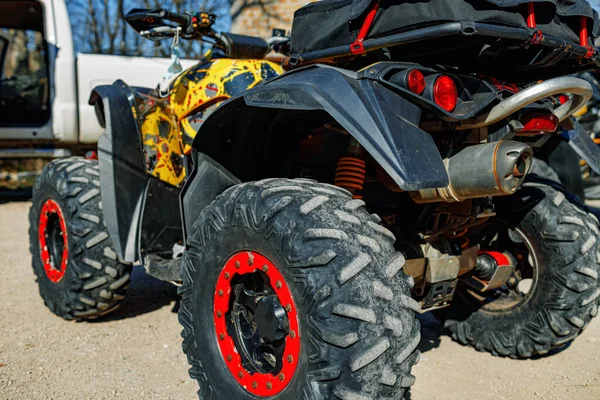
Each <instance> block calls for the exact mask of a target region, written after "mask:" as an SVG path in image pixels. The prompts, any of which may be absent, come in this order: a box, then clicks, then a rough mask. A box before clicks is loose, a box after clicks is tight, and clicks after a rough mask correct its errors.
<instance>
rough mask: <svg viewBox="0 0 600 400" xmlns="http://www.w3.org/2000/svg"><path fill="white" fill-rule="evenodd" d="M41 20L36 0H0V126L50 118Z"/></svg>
mask: <svg viewBox="0 0 600 400" xmlns="http://www.w3.org/2000/svg"><path fill="white" fill-rule="evenodd" d="M15 15H18V16H19V17H20V18H14V16H15ZM43 21H44V19H43V9H42V7H41V5H40V4H39V3H38V2H34V1H2V2H0V126H41V125H44V124H45V123H47V122H48V120H49V119H50V109H49V107H50V98H49V97H50V96H49V93H50V88H49V82H48V52H47V43H46V41H45V39H44V22H43Z"/></svg>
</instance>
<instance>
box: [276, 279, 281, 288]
mask: <svg viewBox="0 0 600 400" xmlns="http://www.w3.org/2000/svg"><path fill="white" fill-rule="evenodd" d="M275 287H276V288H277V289H281V281H277V282H275Z"/></svg>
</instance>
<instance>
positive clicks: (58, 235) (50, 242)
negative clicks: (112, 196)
mask: <svg viewBox="0 0 600 400" xmlns="http://www.w3.org/2000/svg"><path fill="white" fill-rule="evenodd" d="M99 176H100V172H99V170H98V162H97V161H93V160H86V159H83V158H80V157H72V158H66V159H61V160H56V161H53V162H51V163H50V164H48V165H47V166H46V167H45V168H44V170H43V171H42V173H41V175H40V176H39V177H38V179H37V180H36V182H35V185H34V187H33V198H32V203H33V204H32V206H31V209H30V211H29V224H30V228H29V236H30V239H29V240H30V250H31V257H32V264H33V271H34V272H35V275H36V277H37V282H38V285H39V289H40V295H41V296H42V298H43V299H44V303H45V304H46V306H48V308H49V309H50V310H51V311H52V312H53V313H55V314H56V315H58V316H60V317H62V318H64V319H69V320H71V319H74V320H83V319H93V318H97V317H99V316H102V315H105V314H108V313H109V312H111V311H113V310H115V309H116V308H117V307H118V306H119V302H120V301H121V300H122V299H123V298H124V296H125V290H126V289H127V285H128V284H129V275H130V272H131V265H130V264H127V263H123V262H121V261H120V260H119V259H118V257H117V253H116V252H115V251H114V250H113V248H112V243H111V241H110V237H109V235H108V232H107V230H106V226H105V225H104V218H103V214H102V201H101V198H100V187H99V186H100V182H99Z"/></svg>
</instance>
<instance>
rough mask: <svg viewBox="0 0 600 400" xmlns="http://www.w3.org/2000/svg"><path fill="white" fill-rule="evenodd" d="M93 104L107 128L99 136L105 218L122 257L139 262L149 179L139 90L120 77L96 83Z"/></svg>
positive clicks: (101, 185)
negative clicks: (139, 120)
mask: <svg viewBox="0 0 600 400" xmlns="http://www.w3.org/2000/svg"><path fill="white" fill-rule="evenodd" d="M90 104H92V105H94V106H95V107H96V113H97V114H98V116H99V119H100V121H101V123H102V124H103V125H104V128H105V129H104V133H103V134H102V136H101V137H100V139H99V140H98V162H99V166H100V188H101V196H102V209H103V212H104V221H105V223H106V227H107V228H108V232H109V234H110V237H111V239H112V241H113V244H114V248H115V251H116V252H117V254H118V255H119V257H120V258H122V259H123V260H125V261H130V262H135V261H138V260H139V257H140V255H139V234H138V230H139V226H140V218H141V213H142V210H143V206H144V199H145V193H146V186H147V183H148V179H149V177H148V175H147V174H146V168H145V164H144V159H143V155H142V148H141V143H140V137H141V136H140V133H139V129H138V123H137V121H136V118H135V116H134V114H133V112H132V110H133V109H134V108H135V94H134V92H133V90H132V89H131V88H130V87H129V86H127V85H126V84H125V83H124V82H123V81H116V82H115V83H113V84H112V85H105V86H98V87H96V88H95V89H94V91H93V92H92V95H91V97H90Z"/></svg>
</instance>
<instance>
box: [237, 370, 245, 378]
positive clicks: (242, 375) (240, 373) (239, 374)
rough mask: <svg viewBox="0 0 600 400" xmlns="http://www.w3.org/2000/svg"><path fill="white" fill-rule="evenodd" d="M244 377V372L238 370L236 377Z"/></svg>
mask: <svg viewBox="0 0 600 400" xmlns="http://www.w3.org/2000/svg"><path fill="white" fill-rule="evenodd" d="M243 377H244V373H243V372H242V371H240V372H238V378H240V379H242V378H243Z"/></svg>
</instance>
